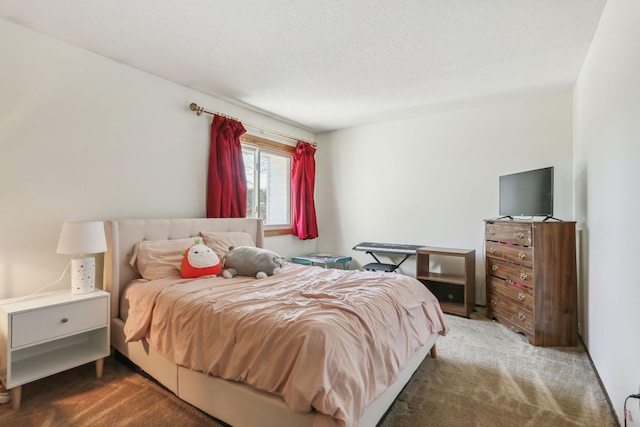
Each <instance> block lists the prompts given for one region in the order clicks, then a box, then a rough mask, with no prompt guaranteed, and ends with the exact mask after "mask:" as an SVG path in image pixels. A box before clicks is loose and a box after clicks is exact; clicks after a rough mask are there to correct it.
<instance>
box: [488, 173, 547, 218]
mask: <svg viewBox="0 0 640 427" xmlns="http://www.w3.org/2000/svg"><path fill="white" fill-rule="evenodd" d="M500 215H503V216H548V217H550V216H553V166H551V167H548V168H543V169H535V170H531V171H526V172H520V173H514V174H511V175H503V176H501V177H500Z"/></svg>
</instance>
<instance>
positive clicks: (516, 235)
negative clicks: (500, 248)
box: [485, 222, 532, 246]
mask: <svg viewBox="0 0 640 427" xmlns="http://www.w3.org/2000/svg"><path fill="white" fill-rule="evenodd" d="M485 237H486V239H487V240H492V241H497V242H507V243H514V244H516V245H525V246H531V245H532V239H531V224H527V223H516V224H505V223H497V222H494V223H487V224H486V225H485Z"/></svg>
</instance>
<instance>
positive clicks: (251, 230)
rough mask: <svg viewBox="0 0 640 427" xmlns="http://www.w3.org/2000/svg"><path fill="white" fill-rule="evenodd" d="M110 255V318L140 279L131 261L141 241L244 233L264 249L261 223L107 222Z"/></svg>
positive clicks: (187, 220)
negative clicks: (208, 233)
mask: <svg viewBox="0 0 640 427" xmlns="http://www.w3.org/2000/svg"><path fill="white" fill-rule="evenodd" d="M105 230H106V234H107V252H106V253H105V255H104V279H103V287H104V290H105V291H107V292H110V293H111V317H117V316H118V312H119V304H120V294H121V292H122V291H123V290H124V288H125V286H126V285H127V284H128V283H130V282H131V281H132V280H135V279H137V278H139V277H140V276H139V275H138V273H136V272H135V271H133V269H132V268H131V266H130V265H129V260H130V259H131V256H132V254H133V247H134V245H135V244H136V243H137V242H139V241H141V240H162V239H179V238H184V237H196V236H199V235H200V232H201V231H244V232H246V233H248V234H249V235H250V236H251V237H252V238H253V240H254V242H255V243H256V246H258V247H263V243H264V242H263V237H264V234H263V228H262V220H260V219H255V218H180V219H121V220H109V221H105Z"/></svg>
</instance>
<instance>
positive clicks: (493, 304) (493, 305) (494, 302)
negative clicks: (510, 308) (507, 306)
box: [491, 299, 498, 307]
mask: <svg viewBox="0 0 640 427" xmlns="http://www.w3.org/2000/svg"><path fill="white" fill-rule="evenodd" d="M496 304H498V303H497V302H496V300H494V299H492V300H491V307H495V306H496Z"/></svg>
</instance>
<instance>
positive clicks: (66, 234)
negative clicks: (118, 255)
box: [56, 221, 107, 255]
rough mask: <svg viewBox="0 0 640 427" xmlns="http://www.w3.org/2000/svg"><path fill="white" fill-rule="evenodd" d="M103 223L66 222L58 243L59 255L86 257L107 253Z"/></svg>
mask: <svg viewBox="0 0 640 427" xmlns="http://www.w3.org/2000/svg"><path fill="white" fill-rule="evenodd" d="M106 250H107V241H106V239H105V237H104V223H103V222H102V221H85V222H65V223H64V225H63V226H62V231H61V232H60V240H59V241H58V249H57V250H56V252H58V253H59V254H69V255H84V254H97V253H102V252H106Z"/></svg>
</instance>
